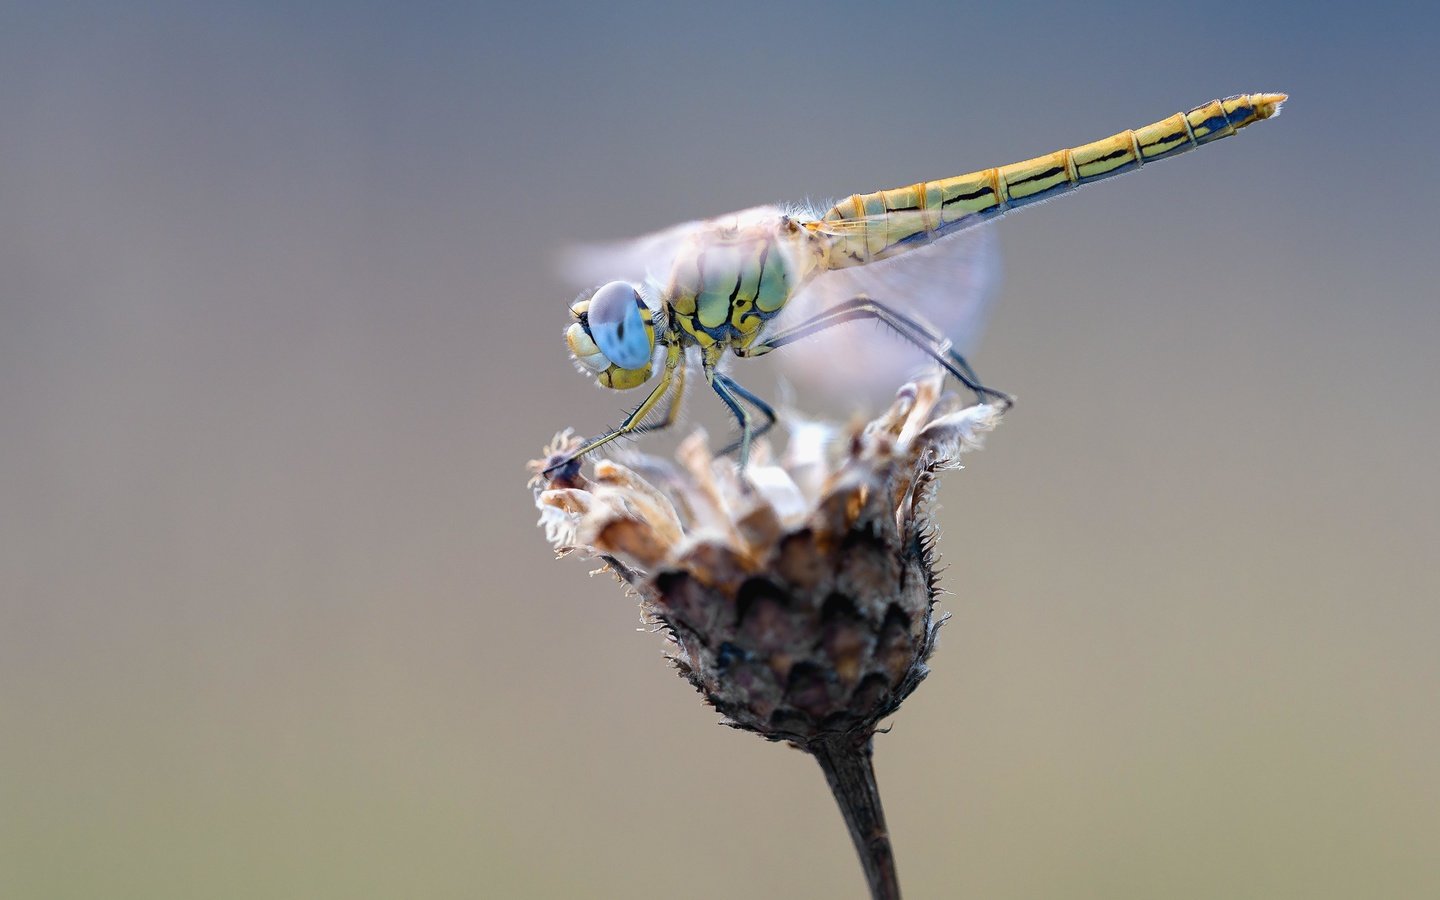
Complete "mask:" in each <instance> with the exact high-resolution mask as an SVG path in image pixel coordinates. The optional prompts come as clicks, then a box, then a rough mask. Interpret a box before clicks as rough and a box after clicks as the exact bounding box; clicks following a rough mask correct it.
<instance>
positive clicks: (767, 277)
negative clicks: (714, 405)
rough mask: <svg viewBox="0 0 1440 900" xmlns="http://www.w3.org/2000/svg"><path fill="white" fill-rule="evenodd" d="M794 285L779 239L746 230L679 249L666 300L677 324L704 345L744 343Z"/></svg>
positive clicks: (779, 307)
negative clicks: (778, 243)
mask: <svg viewBox="0 0 1440 900" xmlns="http://www.w3.org/2000/svg"><path fill="white" fill-rule="evenodd" d="M792 289H793V284H792V274H791V271H790V263H789V260H788V259H787V258H786V255H785V254H784V253H783V252H781V250H780V248H779V247H778V246H777V244H776V241H775V239H774V238H773V237H772V236H771V235H770V234H767V233H763V232H762V233H756V232H751V233H748V234H747V233H743V232H742V233H740V234H737V235H736V236H735V237H734V238H733V239H722V240H714V239H712V240H708V241H706V242H705V244H704V245H703V246H697V247H696V248H695V249H694V252H689V253H682V254H680V257H679V259H678V260H677V262H676V264H675V268H674V270H673V272H672V275H671V281H670V286H669V290H668V291H667V297H666V299H667V301H668V302H669V304H670V310H671V314H672V316H673V317H674V319H675V324H676V325H677V326H678V327H679V328H680V329H681V331H683V332H684V333H686V334H688V335H689V336H690V337H691V338H693V339H694V340H695V342H696V343H697V344H699V345H700V346H701V347H707V348H708V347H711V346H713V345H715V344H722V345H723V344H737V345H739V346H745V345H747V344H749V343H750V342H751V341H752V340H754V339H755V337H756V336H757V335H758V334H759V333H760V328H761V326H763V325H764V324H765V323H766V322H767V321H769V320H770V319H771V318H773V317H774V316H775V314H776V313H778V312H779V311H780V310H781V308H783V307H784V305H785V301H787V300H788V299H790V292H791V291H792Z"/></svg>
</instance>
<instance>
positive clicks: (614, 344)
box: [587, 281, 655, 369]
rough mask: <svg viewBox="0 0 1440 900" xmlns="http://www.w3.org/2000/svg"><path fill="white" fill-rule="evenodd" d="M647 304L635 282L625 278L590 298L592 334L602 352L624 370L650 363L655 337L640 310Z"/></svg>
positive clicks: (612, 283) (589, 322)
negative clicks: (628, 281)
mask: <svg viewBox="0 0 1440 900" xmlns="http://www.w3.org/2000/svg"><path fill="white" fill-rule="evenodd" d="M644 306H645V302H644V301H643V300H641V299H640V294H639V293H638V292H637V291H636V290H635V287H634V285H631V284H628V283H627V282H624V281H612V282H610V283H609V284H607V285H605V286H604V287H602V288H601V289H600V290H598V291H596V292H595V294H594V296H592V297H591V298H590V308H589V310H588V311H587V312H588V316H587V322H588V324H589V326H590V336H591V337H592V338H594V339H595V345H596V346H597V347H599V348H600V352H601V353H603V354H605V356H606V358H608V359H609V360H610V361H611V362H612V363H614V364H615V365H617V366H619V367H620V368H622V369H639V368H642V367H644V366H645V365H646V364H647V363H649V362H650V354H651V351H652V350H654V345H655V338H654V333H653V332H652V331H651V330H650V328H649V327H648V326H647V325H646V322H645V318H644V316H643V315H642V314H641V312H640V310H641V309H642V308H644Z"/></svg>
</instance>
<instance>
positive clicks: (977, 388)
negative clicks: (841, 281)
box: [735, 296, 1014, 409]
mask: <svg viewBox="0 0 1440 900" xmlns="http://www.w3.org/2000/svg"><path fill="white" fill-rule="evenodd" d="M862 319H875V320H877V321H879V322H881V323H883V324H885V325H887V326H889V327H890V328H891V329H893V330H894V331H895V332H896V333H897V334H899V335H900V336H901V337H903V338H905V339H906V340H907V341H909V342H910V343H912V344H914V345H915V346H916V347H919V348H920V349H921V350H923V351H925V352H926V353H927V354H929V355H930V356H931V357H932V358H933V359H934V360H935V361H936V362H938V363H939V364H940V365H941V366H942V367H943V368H944V369H945V371H946V372H949V373H950V374H951V375H953V376H954V377H955V379H956V380H957V381H959V382H960V383H961V384H963V385H965V386H966V387H967V388H969V389H970V390H971V391H972V392H973V393H974V394H975V398H976V399H977V400H979V401H981V402H982V403H983V402H985V401H987V400H994V401H995V402H996V403H998V404H999V405H1000V406H1001V407H1004V408H1007V409H1008V408H1009V407H1010V405H1011V404H1012V403H1014V398H1013V397H1011V396H1010V395H1009V394H1007V393H1005V392H1004V391H997V390H995V389H994V388H992V387H986V386H985V385H984V384H983V383H982V382H981V381H980V377H979V376H978V375H976V374H975V370H974V369H972V368H971V367H970V364H969V363H968V362H966V361H965V357H963V356H961V355H960V354H959V353H957V352H955V350H954V348H952V347H951V346H950V341H949V340H947V339H946V338H944V337H942V336H940V335H938V334H936V333H935V332H934V330H932V329H931V328H930V327H929V326H927V325H924V324H923V323H921V322H919V321H917V320H915V319H913V318H911V317H909V316H907V315H905V314H904V313H900V312H897V311H895V310H894V309H891V308H890V307H888V306H886V305H884V304H883V303H880V302H878V301H876V300H872V299H871V298H869V297H864V296H861V297H852V298H850V299H849V300H846V301H844V302H843V303H839V304H836V305H835V306H834V307H831V308H830V309H827V310H826V311H825V312H822V313H820V314H819V315H817V316H815V317H814V318H812V319H809V320H807V321H804V322H801V323H800V324H798V325H795V326H793V327H791V328H786V329H785V330H783V331H780V332H778V333H776V334H774V335H771V336H770V337H768V338H766V339H765V340H762V341H760V342H759V343H756V344H751V345H750V346H749V347H746V348H744V349H743V350H736V351H735V354H736V355H737V356H762V355H764V354H766V353H769V352H770V351H771V350H777V349H779V348H780V347H783V346H785V345H786V344H793V343H794V342H795V341H798V340H801V339H803V338H807V337H810V336H811V335H813V334H815V333H817V332H820V331H824V330H825V329H827V328H833V327H834V326H836V325H842V324H844V323H846V322H856V321H860V320H862Z"/></svg>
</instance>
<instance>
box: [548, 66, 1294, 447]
mask: <svg viewBox="0 0 1440 900" xmlns="http://www.w3.org/2000/svg"><path fill="white" fill-rule="evenodd" d="M1285 100H1286V95H1285V94H1240V95H1237V96H1234V97H1228V98H1226V99H1224V100H1212V101H1211V102H1209V103H1205V104H1202V105H1200V106H1197V107H1195V108H1194V109H1192V110H1190V111H1189V112H1185V113H1176V114H1175V115H1173V116H1170V117H1169V118H1166V119H1161V120H1160V121H1158V122H1154V123H1152V124H1150V125H1146V126H1143V127H1141V128H1136V129H1130V130H1126V131H1122V132H1120V133H1119V134H1115V135H1112V136H1110V137H1107V138H1103V139H1101V140H1098V141H1093V142H1091V143H1088V144H1084V145H1082V146H1079V147H1074V148H1070V149H1064V150H1057V151H1055V152H1053V153H1049V154H1046V155H1044V156H1039V157H1036V158H1034V159H1029V160H1025V161H1024V162H1017V163H1011V164H1010V165H1007V166H999V167H995V168H989V169H983V170H980V171H976V172H971V173H969V174H966V175H958V176H955V177H953V178H944V179H940V180H938V181H922V182H920V183H918V184H913V185H911V186H909V187H903V188H896V189H894V190H885V191H877V192H875V193H870V194H855V195H852V196H850V197H848V198H846V199H845V200H842V201H840V202H839V203H836V204H835V205H834V206H832V207H831V208H829V209H828V210H826V211H824V212H818V211H812V210H802V209H799V208H791V209H786V208H782V207H779V206H760V207H755V208H752V209H747V210H743V211H740V212H736V213H731V214H729V215H724V216H719V217H717V218H712V219H705V220H700V221H695V222H689V223H686V224H683V225H678V226H675V227H673V228H670V229H667V230H665V231H662V232H658V233H656V234H653V235H650V236H648V237H643V238H638V239H635V240H633V241H627V242H624V243H621V244H618V245H613V246H610V247H607V248H605V249H603V250H600V251H597V252H593V253H591V254H589V255H588V256H587V257H585V258H583V259H582V260H581V262H580V264H579V265H578V266H576V267H575V268H576V270H577V271H578V273H579V274H581V275H582V276H584V277H588V278H593V279H594V280H595V281H598V280H599V279H601V278H616V277H618V280H609V281H606V282H605V283H604V284H602V285H601V286H600V287H598V288H594V289H592V290H589V291H587V292H585V293H584V294H582V295H581V296H580V297H579V298H578V299H577V300H576V301H575V302H574V303H573V304H572V305H571V307H570V312H571V314H572V316H573V321H572V322H571V323H570V325H569V327H568V328H567V329H566V331H565V340H566V343H567V345H568V346H569V349H570V353H571V354H572V356H573V357H574V359H575V361H576V362H577V363H578V365H579V366H580V367H581V369H582V370H583V371H585V372H587V373H590V374H593V375H594V377H595V379H596V380H597V381H598V382H599V383H600V384H601V385H603V386H605V387H607V388H614V389H616V390H630V389H634V388H638V387H642V386H644V385H646V384H649V383H650V382H651V381H652V380H654V379H655V378H656V377H657V376H658V378H659V380H658V381H656V383H655V384H654V385H653V386H652V387H651V388H650V390H649V392H648V393H647V394H646V396H645V398H644V399H643V400H642V401H641V402H640V404H639V405H638V406H637V407H635V408H634V410H633V411H632V412H631V413H630V414H629V415H628V416H626V417H625V419H624V421H622V422H621V423H620V424H619V426H618V427H616V428H614V429H613V430H610V431H608V432H606V433H604V434H602V435H600V436H598V437H594V438H591V439H590V440H588V441H586V442H584V443H583V444H582V445H581V446H580V447H579V448H578V449H577V450H575V451H574V453H572V454H571V455H569V456H568V457H566V458H564V459H562V460H560V461H558V462H556V463H555V464H554V465H552V466H551V467H550V471H553V470H554V469H557V468H559V467H561V466H563V465H566V464H567V463H570V462H572V461H574V460H576V459H579V458H580V457H582V456H584V455H585V454H587V453H589V452H591V451H592V450H595V449H597V448H599V447H602V446H604V445H606V444H608V443H610V442H611V441H613V440H615V439H616V438H620V437H625V436H628V435H638V434H642V433H644V432H647V431H653V430H657V429H659V428H664V427H666V426H668V425H670V424H673V423H674V422H675V421H676V417H677V414H678V411H679V408H680V403H681V400H682V397H683V395H684V391H685V383H686V377H687V372H693V370H694V369H696V368H698V369H699V371H700V373H701V374H702V375H703V377H704V379H705V382H706V384H707V385H708V386H709V387H710V389H711V390H713V391H714V392H715V394H717V395H718V396H719V398H720V400H721V401H722V402H723V403H724V404H725V405H726V406H727V407H728V408H729V410H730V412H731V414H732V415H733V416H734V418H735V420H736V422H737V423H738V424H739V428H740V434H739V437H738V439H737V440H736V441H735V442H734V443H733V444H732V445H731V446H730V447H727V448H726V449H725V450H724V451H722V453H728V452H734V451H737V450H738V451H739V462H740V466H741V468H742V469H743V468H744V467H745V465H746V463H747V462H748V460H749V456H750V448H751V446H752V444H753V443H754V441H755V439H756V438H757V437H759V436H760V435H762V434H764V433H765V432H766V431H767V430H769V429H770V427H771V426H773V425H774V424H775V421H776V415H775V411H774V409H772V408H771V406H770V405H769V404H768V403H766V402H765V401H764V400H763V399H761V398H760V397H758V396H756V395H755V394H754V393H752V392H751V391H749V390H747V389H746V388H744V387H742V386H741V385H740V384H739V383H738V382H736V381H735V379H734V378H732V377H731V376H730V375H728V374H727V373H725V372H724V371H721V368H722V363H723V362H725V361H726V360H727V358H728V357H732V356H733V357H737V358H748V357H755V356H761V355H763V354H766V353H769V352H771V351H773V350H778V349H780V348H782V347H784V346H786V345H787V344H793V343H794V342H796V341H800V340H802V339H804V338H807V337H810V336H812V335H815V334H817V333H819V332H822V331H825V330H827V329H830V328H833V327H835V326H838V325H842V324H844V323H849V322H855V321H859V320H867V319H868V320H873V321H877V322H879V323H881V324H883V325H884V326H886V327H888V328H890V329H892V330H893V331H894V332H896V333H897V334H898V335H899V336H900V337H902V338H904V339H905V340H906V341H908V342H909V343H910V344H912V345H914V346H915V347H916V348H918V349H919V350H920V351H922V352H923V353H924V354H925V355H926V356H928V357H930V358H931V359H933V360H934V361H935V362H937V363H938V364H939V365H940V366H941V367H943V368H944V370H945V371H946V372H947V373H949V374H950V375H951V376H953V377H954V378H955V379H956V380H958V381H959V382H960V383H962V384H963V385H965V387H967V388H968V389H969V390H970V391H972V392H973V393H974V394H975V396H976V398H977V400H980V401H991V402H994V403H996V404H998V405H1000V406H1002V407H1008V405H1009V404H1010V402H1011V399H1010V397H1009V395H1007V394H1005V393H1004V392H1002V391H999V390H996V389H994V388H992V387H989V386H987V385H985V384H984V383H983V382H982V381H981V380H980V378H979V376H978V375H976V374H975V370H974V369H973V368H971V366H970V364H969V363H968V362H967V361H966V359H965V357H964V356H963V355H961V354H960V353H959V352H958V351H957V350H956V348H955V343H954V341H955V339H956V337H957V335H956V334H955V327H956V326H955V324H954V323H955V321H957V318H958V317H957V316H954V315H951V316H949V317H948V318H949V321H950V323H951V324H950V327H948V328H947V327H942V326H940V325H937V324H935V323H934V321H932V319H934V320H945V319H947V315H946V311H945V306H946V305H947V304H948V306H949V307H950V312H951V313H954V312H958V311H963V310H964V309H965V308H966V306H965V305H966V302H967V297H966V296H965V291H964V290H963V289H961V288H959V287H957V286H956V284H955V283H954V282H955V281H956V279H954V278H953V277H952V276H953V275H954V274H955V273H956V272H958V271H959V269H960V268H961V263H962V261H963V257H964V256H965V252H966V245H965V244H964V243H963V242H962V241H961V240H959V238H960V236H961V235H962V234H963V233H965V232H966V231H967V230H968V229H971V228H973V227H975V226H977V225H981V224H983V223H986V222H989V221H992V220H994V219H996V218H999V217H1000V216H1002V215H1004V214H1005V213H1006V212H1008V211H1010V210H1012V209H1015V208H1017V207H1021V206H1025V205H1027V204H1031V203H1035V202H1037V201H1040V200H1048V199H1050V198H1052V197H1055V196H1058V195H1060V194H1063V193H1066V192H1068V191H1072V190H1074V189H1076V188H1078V187H1080V186H1082V185H1086V184H1090V183H1091V182H1095V181H1100V180H1102V179H1105V178H1110V177H1112V176H1115V175H1120V174H1122V173H1125V172H1130V171H1134V170H1136V169H1139V168H1140V167H1141V166H1143V165H1145V164H1147V163H1150V162H1154V161H1155V160H1159V159H1166V158H1168V157H1171V156H1176V155H1178V154H1181V153H1184V152H1186V151H1187V150H1191V149H1194V148H1195V147H1199V146H1201V145H1204V144H1208V143H1210V142H1212V141H1217V140H1219V139H1221V138H1225V137H1229V136H1230V135H1233V134H1235V133H1236V132H1237V131H1239V130H1240V129H1242V128H1245V127H1246V126H1248V125H1251V124H1253V123H1255V122H1259V121H1262V120H1264V119H1268V118H1270V117H1272V116H1274V115H1276V114H1277V113H1278V112H1279V111H1280V105H1281V104H1282V103H1283V102H1284V101H1285ZM590 283H592V284H593V283H594V281H591V282H590ZM917 294H929V295H937V296H939V297H940V298H941V300H940V302H939V303H938V304H936V303H934V302H932V303H931V304H929V308H930V309H932V310H933V309H936V308H937V306H938V308H939V309H940V312H939V313H937V314H933V315H931V316H928V317H927V315H925V314H924V313H922V312H921V311H919V309H918V306H919V305H918V304H916V303H915V299H916V295H917ZM802 308H803V309H805V310H806V312H805V314H804V315H802V316H796V315H794V314H793V311H794V310H796V309H802ZM787 310H790V311H792V314H789V315H782V313H786V311H787ZM836 362H839V363H842V364H846V365H848V366H852V367H853V366H861V365H863V364H862V363H859V362H857V361H853V360H837V361H836ZM662 403H664V404H666V405H665V407H664V410H663V412H662V411H661V404H662Z"/></svg>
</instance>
